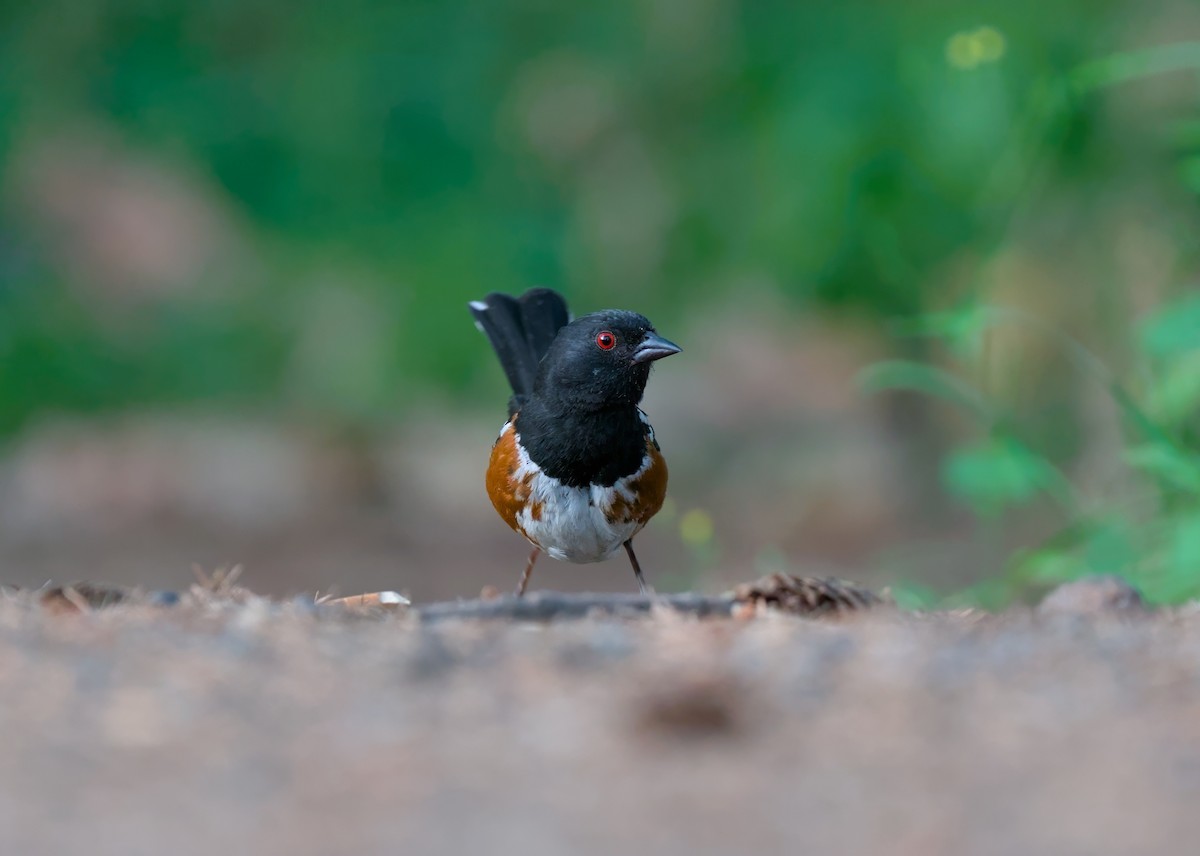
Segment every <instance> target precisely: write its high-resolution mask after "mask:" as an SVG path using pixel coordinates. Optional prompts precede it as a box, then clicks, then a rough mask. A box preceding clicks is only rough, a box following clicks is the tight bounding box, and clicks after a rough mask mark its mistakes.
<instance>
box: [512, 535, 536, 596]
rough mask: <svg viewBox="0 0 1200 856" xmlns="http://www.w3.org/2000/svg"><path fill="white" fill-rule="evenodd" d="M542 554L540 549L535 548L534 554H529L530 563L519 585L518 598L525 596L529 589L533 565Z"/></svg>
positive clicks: (526, 566)
mask: <svg viewBox="0 0 1200 856" xmlns="http://www.w3.org/2000/svg"><path fill="white" fill-rule="evenodd" d="M541 552H542V550H541V548H540V547H534V548H533V552H532V553H530V554H529V562H528V563H527V564H526V565H525V572H524V573H522V574H521V581H520V582H518V583H517V597H521V596H522V595H524V594H525V589H527V588H528V587H529V578H530V577H531V576H532V575H533V563H534V562H536V561H537V557H538V555H539V554H540V553H541Z"/></svg>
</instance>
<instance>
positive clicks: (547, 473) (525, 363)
mask: <svg viewBox="0 0 1200 856" xmlns="http://www.w3.org/2000/svg"><path fill="white" fill-rule="evenodd" d="M470 307H471V314H472V315H474V316H475V325H476V326H477V327H478V328H479V329H480V330H482V331H483V332H484V334H486V335H487V337H488V340H489V341H490V342H491V343H492V347H493V348H494V349H495V351H496V354H497V356H499V358H500V365H501V366H502V367H503V368H504V374H505V375H506V376H507V377H508V382H509V384H510V385H511V386H512V389H513V397H512V398H511V399H510V400H509V404H508V422H506V423H505V425H504V428H503V429H501V431H500V436H499V437H497V438H496V442H495V444H494V445H493V446H492V457H491V460H490V462H489V463H488V469H487V492H488V496H489V497H491V500H492V505H494V506H495V507H496V511H497V512H499V514H500V516H501V517H502V518H504V522H505V523H507V524H508V525H509V526H510V527H512V528H513V529H514V530H515V531H517V532H519V533H520V534H522V535H524V536H525V538H526V539H527V540H528V541H529V542H530V543H531V544H533V552H532V553H531V554H530V556H529V562H528V563H527V564H526V566H525V571H524V573H523V574H521V579H520V582H519V583H518V585H517V594H518V595H520V594H524V592H525V588H526V586H527V585H528V584H529V576H530V574H531V573H532V572H533V564H534V562H535V561H537V557H538V554H539V553H542V552H545V553H549V554H550V556H551V558H554V559H562V560H565V561H568V562H599V561H601V560H602V559H607V558H609V557H610V556H612V555H613V554H614V553H616V552H617V550H619V549H620V548H621V547H622V546H624V547H625V551H626V552H627V553H628V554H629V561H630V563H631V564H632V565H633V573H634V576H636V577H637V581H638V586H639V587H640V588H641V590H642V592H643V593H647V592H650V591H651V589H650V588H649V586H647V585H646V580H645V578H643V577H642V570H641V568H640V567H639V566H638V561H637V557H636V556H635V555H634V553H633V541H632V539H633V536H634V535H636V534H637V533H638V532H640V531H641V530H642V527H644V526H645V525H646V524H647V523H648V522H649V520H650V518H651V517H653V516H654V515H655V514H656V513H657V512H658V510H659V508H661V507H662V504H663V498H664V497H665V496H666V493H667V464H666V462H665V461H664V460H663V456H662V452H661V451H659V446H658V442H657V441H656V440H655V439H654V429H653V428H651V427H650V423H649V422H648V421H647V419H646V414H645V413H643V412H642V411H641V409H640V408H639V407H638V402H640V401H641V400H642V393H644V392H645V390H646V380H647V379H648V378H649V377H650V364H651V363H653V362H654V361H655V360H660V359H662V358H663V357H669V356H671V354H677V353H679V350H680V349H679V347H678V346H677V345H674V344H672V343H671V342H668V341H667V340H666V339H664V338H662V337H661V336H659V335H658V333H656V332H655V330H654V325H652V324H651V323H650V322H649V321H648V320H647V319H646V318H645V317H643V316H641V315H638V314H637V313H636V312H624V311H620V310H615V309H608V310H605V311H603V312H593V313H592V314H591V315H584V316H583V317H582V318H576V319H575V320H574V321H572V320H571V317H570V313H569V312H568V310H567V304H566V302H565V301H564V300H563V298H562V296H561V295H559V294H557V293H556V292H554V291H551V290H550V289H546V288H535V289H531V290H529V291H527V292H525V293H524V294H523V295H521V297H520V298H516V297H511V296H510V295H507V294H495V293H493V294H489V295H488V296H487V297H486V298H485V299H483V300H480V301H475V302H472V303H471V304H470Z"/></svg>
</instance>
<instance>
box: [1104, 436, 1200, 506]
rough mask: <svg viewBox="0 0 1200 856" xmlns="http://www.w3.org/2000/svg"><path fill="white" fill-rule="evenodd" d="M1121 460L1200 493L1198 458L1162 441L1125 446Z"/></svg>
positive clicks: (1150, 474)
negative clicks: (1131, 446) (1130, 447)
mask: <svg viewBox="0 0 1200 856" xmlns="http://www.w3.org/2000/svg"><path fill="white" fill-rule="evenodd" d="M1122 457H1123V458H1124V460H1125V463H1126V464H1128V465H1129V466H1131V467H1133V468H1134V469H1136V470H1140V471H1141V472H1143V473H1146V474H1147V475H1149V476H1152V477H1153V478H1155V479H1157V480H1158V481H1160V482H1162V483H1164V484H1167V485H1170V486H1171V487H1174V488H1178V489H1180V490H1186V491H1188V492H1190V493H1195V494H1200V458H1198V457H1197V456H1195V455H1189V454H1187V453H1186V452H1182V451H1180V450H1179V449H1176V448H1175V447H1174V446H1169V445H1167V444H1165V443H1147V444H1145V445H1142V446H1135V447H1133V448H1132V449H1126V450H1125V452H1124V453H1123V454H1122Z"/></svg>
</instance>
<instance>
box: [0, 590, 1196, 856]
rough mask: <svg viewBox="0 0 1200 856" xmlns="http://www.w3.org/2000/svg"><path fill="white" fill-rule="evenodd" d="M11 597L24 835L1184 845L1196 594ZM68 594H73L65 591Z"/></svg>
mask: <svg viewBox="0 0 1200 856" xmlns="http://www.w3.org/2000/svg"><path fill="white" fill-rule="evenodd" d="M241 600H242V602H234V601H233V600H225V599H221V598H214V597H199V598H185V601H184V603H182V604H180V605H177V606H173V607H154V606H148V605H143V604H122V605H117V606H114V607H111V608H105V609H98V610H95V611H91V612H84V613H74V612H73V610H71V609H70V608H60V609H48V608H46V606H44V605H39V604H38V603H37V602H36V601H35V600H34V599H32V598H31V597H30V596H29V595H28V594H16V595H9V596H8V597H7V598H5V599H4V600H2V601H0V697H3V699H4V704H3V705H0V724H2V726H3V733H4V735H5V749H4V751H3V752H0V852H2V853H5V854H28V855H29V856H38V854H62V853H80V854H89V856H92V855H93V854H94V856H107V854H113V856H117V854H120V856H129V854H161V853H173V854H184V856H186V854H217V853H220V854H231V853H255V854H284V853H286V854H293V856H297V855H298V854H314V856H315V854H347V853H370V854H374V853H380V854H383V853H413V854H415V853H421V854H426V853H428V854H459V853H472V852H488V853H521V854H531V856H537V854H560V853H584V854H587V853H596V854H601V853H604V854H608V853H619V852H625V853H630V852H634V853H664V854H673V853H678V854H704V853H734V852H758V853H775V852H791V853H822V854H826V853H855V854H859V853H864V854H865V853H887V854H922V855H923V856H926V855H927V854H955V856H961V854H1010V853H1013V854H1017V853H1019V854H1023V855H1024V856H1030V854H1055V856H1063V854H1108V853H1112V854H1117V853H1121V854H1127V853H1139V854H1158V853H1162V854H1182V853H1187V852H1193V851H1194V849H1195V844H1194V842H1195V840H1196V838H1197V835H1198V834H1200V812H1197V810H1196V805H1197V800H1198V799H1200V611H1197V610H1195V609H1191V608H1185V609H1182V610H1177V611H1172V612H1160V613H1156V614H1153V615H1149V614H1142V613H1140V612H1139V611H1137V610H1136V609H1126V610H1124V611H1121V610H1117V609H1107V610H1106V609H1104V608H1103V607H1101V608H1099V609H1096V608H1094V607H1095V604H1092V605H1085V606H1084V607H1082V608H1081V609H1082V612H1083V613H1084V614H1080V612H1081V609H1075V608H1073V607H1072V605H1071V604H1070V603H1067V604H1066V606H1065V607H1064V608H1062V609H1058V610H1057V611H1056V612H1055V613H1054V614H1050V613H1047V612H1041V613H1038V612H1033V611H1018V612H1012V613H1009V614H1005V615H1002V616H982V615H978V614H971V615H949V614H947V615H934V616H923V617H916V616H911V615H900V614H897V613H895V612H893V611H892V610H890V609H889V608H872V609H869V610H867V611H865V612H854V613H851V614H848V615H844V616H842V617H840V618H834V619H828V618H827V619H821V620H813V619H807V618H800V617H796V616H791V615H782V614H777V613H766V612H761V611H760V613H759V614H758V615H757V616H756V617H754V618H750V619H740V620H739V619H704V620H699V619H694V618H687V617H681V616H679V615H676V614H673V613H670V612H663V611H660V612H657V613H654V614H653V615H652V616H651V617H649V618H644V619H625V618H606V619H596V618H589V619H585V620H580V621H561V622H553V623H539V624H534V623H516V622H511V621H490V622H469V621H456V620H451V621H441V622H437V623H433V622H429V621H424V622H423V621H420V620H417V619H415V618H414V617H413V616H412V614H411V613H409V614H405V613H384V612H377V613H369V612H368V613H364V614H358V613H353V612H350V611H347V610H346V609H344V608H337V607H330V606H323V607H320V608H313V607H312V606H311V605H305V604H302V603H298V602H290V603H276V602H272V601H267V600H263V599H258V598H252V597H251V598H245V597H243V598H242V599H241ZM59 606H62V604H59Z"/></svg>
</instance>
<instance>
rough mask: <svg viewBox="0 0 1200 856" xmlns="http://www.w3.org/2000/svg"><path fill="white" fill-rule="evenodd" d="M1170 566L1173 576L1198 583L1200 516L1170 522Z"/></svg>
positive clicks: (1199, 573) (1192, 515)
mask: <svg viewBox="0 0 1200 856" xmlns="http://www.w3.org/2000/svg"><path fill="white" fill-rule="evenodd" d="M1171 530H1172V531H1171V538H1170V544H1171V550H1170V557H1171V566H1172V570H1173V571H1174V573H1173V576H1174V575H1178V576H1180V577H1183V578H1185V579H1188V580H1190V581H1191V583H1192V585H1195V584H1196V583H1197V582H1198V581H1200V514H1188V515H1184V516H1182V517H1180V518H1177V519H1176V520H1174V521H1172V526H1171Z"/></svg>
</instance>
